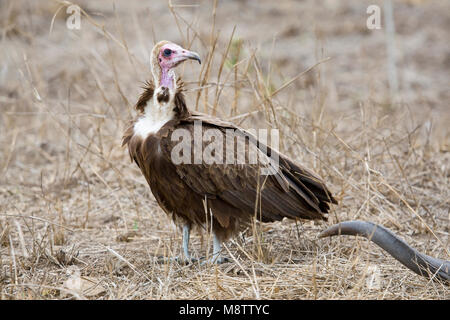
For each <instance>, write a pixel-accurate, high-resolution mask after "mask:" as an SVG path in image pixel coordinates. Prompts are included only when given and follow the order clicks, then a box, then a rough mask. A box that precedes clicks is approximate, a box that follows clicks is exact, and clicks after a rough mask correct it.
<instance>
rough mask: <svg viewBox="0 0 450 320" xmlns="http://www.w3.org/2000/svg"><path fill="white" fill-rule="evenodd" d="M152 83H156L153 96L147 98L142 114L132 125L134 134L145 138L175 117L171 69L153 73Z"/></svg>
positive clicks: (173, 75) (173, 76)
mask: <svg viewBox="0 0 450 320" xmlns="http://www.w3.org/2000/svg"><path fill="white" fill-rule="evenodd" d="M153 79H154V83H155V84H157V87H156V89H155V90H154V92H153V96H152V97H151V98H150V99H149V100H147V102H146V105H145V107H144V115H143V117H141V118H140V119H139V120H138V121H137V122H136V124H135V126H134V131H135V134H137V135H139V136H141V138H143V139H145V138H146V137H148V136H149V135H150V134H156V133H157V132H158V131H159V130H160V129H161V128H162V127H163V126H164V125H165V124H166V123H167V122H168V121H170V120H173V119H174V118H175V117H176V113H175V111H174V106H175V105H174V100H175V93H176V90H177V87H176V77H175V73H174V72H173V70H166V71H163V70H162V69H161V68H160V72H159V73H157V74H154V77H153Z"/></svg>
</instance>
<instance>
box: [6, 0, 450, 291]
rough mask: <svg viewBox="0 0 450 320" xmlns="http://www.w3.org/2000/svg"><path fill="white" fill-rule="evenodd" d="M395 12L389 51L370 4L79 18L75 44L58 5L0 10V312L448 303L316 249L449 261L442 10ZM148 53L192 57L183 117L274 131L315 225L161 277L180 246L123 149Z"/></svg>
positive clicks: (185, 72)
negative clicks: (172, 50) (407, 252)
mask: <svg viewBox="0 0 450 320" xmlns="http://www.w3.org/2000/svg"><path fill="white" fill-rule="evenodd" d="M393 2H394V22H395V35H394V36H395V37H394V42H389V40H388V39H389V37H388V36H387V34H388V33H387V31H386V25H385V21H384V20H383V19H384V9H383V1H375V0H370V1H365V0H351V1H350V0H348V1H333V0H322V1H316V0H305V1H287V0H278V1H245V0H233V1H218V2H217V6H215V2H214V1H206V0H204V1H201V0H198V1H188V0H185V1H178V0H176V1H175V0H174V1H171V2H168V1H163V0H161V1H159V0H158V1H156V0H155V1H142V0H127V1H106V0H104V1H95V2H94V1H87V0H86V1H77V2H76V4H78V5H80V7H81V9H82V11H81V19H80V29H79V30H77V29H73V30H71V29H69V28H68V27H67V24H66V21H67V19H68V17H69V16H71V14H70V13H66V9H67V5H68V2H62V1H50V0H48V1H47V0H40V1H22V0H3V1H0V37H1V38H0V299H74V298H75V299H84V298H86V299H449V298H450V295H449V293H450V292H449V287H448V284H444V283H441V282H439V281H433V280H430V279H427V278H422V277H419V276H417V275H415V274H414V273H412V272H411V271H409V270H407V269H406V268H405V267H404V266H403V265H401V264H400V263H399V262H397V261H396V260H394V259H393V258H392V257H390V256H389V255H388V254H387V253H386V252H384V251H383V250H381V249H380V248H378V247H377V246H376V245H375V244H373V243H370V242H369V241H367V240H365V239H363V238H359V237H340V238H333V239H318V238H317V235H318V234H319V232H320V231H321V230H323V229H325V228H326V227H327V226H329V225H331V224H333V223H336V222H339V221H344V220H350V219H360V220H365V221H372V222H375V223H380V224H382V225H384V226H386V227H388V228H390V229H391V230H392V231H394V232H395V233H397V234H399V235H401V237H402V238H403V239H404V240H405V241H407V242H408V243H409V244H411V245H413V246H414V247H415V248H416V249H418V250H419V251H421V252H423V253H426V254H428V255H431V256H434V257H439V258H441V259H446V260H448V259H449V241H450V239H449V232H450V230H449V226H450V224H449V220H450V211H449V208H450V205H449V199H450V194H449V190H450V188H449V181H450V179H449V178H450V168H449V159H450V130H449V123H450V109H449V108H450V107H449V102H450V91H449V82H450V81H449V74H450V47H449V45H448V30H450V2H449V1H440V0H435V1H433V0H409V1H406V0H403V1H400V0H398V1H393ZM371 4H377V5H379V6H380V8H381V13H382V15H381V18H382V19H381V29H374V30H369V29H368V28H367V26H366V20H367V18H368V16H369V15H368V14H367V13H366V10H367V7H368V6H369V5H371ZM391 35H392V34H391ZM163 39H166V40H171V41H173V42H175V43H178V44H180V45H183V46H185V47H188V48H190V49H191V50H194V51H196V52H198V53H199V54H200V56H201V57H202V59H203V62H204V63H202V65H201V66H198V64H194V63H186V64H185V65H183V66H182V67H180V68H179V69H178V70H177V72H178V74H180V75H182V77H183V79H184V80H185V82H186V86H187V93H186V95H187V102H188V106H189V107H190V108H191V109H198V110H200V111H203V112H208V113H211V114H216V115H217V116H220V117H222V118H224V119H230V120H232V121H234V122H235V123H237V124H239V125H241V126H243V127H244V128H254V127H262V128H278V129H279V130H280V135H281V144H280V150H281V151H282V152H283V153H285V154H287V155H289V156H290V157H292V158H293V159H295V160H296V161H297V162H299V163H301V164H303V165H305V166H307V167H309V168H311V169H312V170H314V171H315V172H317V173H318V174H319V175H321V176H322V177H323V178H324V179H325V181H326V182H327V185H328V186H329V187H330V189H331V190H332V191H333V193H334V194H335V196H336V198H337V199H338V200H339V205H336V206H334V207H333V208H332V212H331V214H330V216H329V221H328V222H311V221H298V222H297V223H296V222H295V221H290V220H284V221H282V222H279V223H273V224H265V225H263V226H262V232H256V233H255V232H253V230H247V231H246V232H244V233H243V234H242V235H240V236H239V237H236V238H234V239H232V240H230V241H229V242H228V243H226V248H225V255H226V256H227V257H228V258H229V259H230V262H229V263H225V264H222V265H213V266H211V265H199V264H193V265H189V266H180V265H179V264H177V263H176V262H166V263H161V262H159V261H158V259H157V257H158V256H161V255H163V256H167V257H172V256H175V255H177V254H179V253H180V246H181V233H180V231H179V230H176V228H175V227H174V226H173V224H172V223H171V222H170V220H169V219H168V217H167V216H166V214H165V213H164V212H163V211H162V210H161V209H160V208H159V207H158V205H157V203H156V201H155V199H154V197H153V195H152V194H151V192H150V190H149V187H148V185H147V183H146V181H145V179H144V177H143V176H142V175H141V173H140V171H139V170H138V168H137V166H136V165H135V164H132V163H130V160H129V157H128V154H127V151H126V150H125V149H124V148H122V147H121V137H122V134H123V131H124V128H125V125H126V123H127V121H128V120H129V119H131V118H132V117H133V116H134V115H135V114H136V112H135V110H134V109H133V105H134V104H135V103H136V101H137V98H138V96H139V94H140V92H141V90H142V89H141V86H142V85H143V82H144V81H145V80H147V79H150V71H149V52H150V50H151V48H152V46H153V44H154V43H155V42H157V41H159V40H163ZM230 39H231V40H230ZM388 43H391V44H393V45H394V46H395V61H396V70H397V79H398V89H397V90H396V91H395V90H391V88H390V86H389V70H392V69H389V67H388V66H389V61H392V57H391V56H390V55H388V54H387V44H388ZM328 58H329V59H328ZM317 63H319V64H317ZM311 67H312V69H311V70H309V71H308V72H306V73H302V72H304V71H305V70H307V69H308V68H311ZM298 75H300V76H299V77H297V76H298ZM291 80H292V81H291ZM191 239H192V244H191V247H192V249H191V250H192V252H193V255H194V256H196V257H201V256H204V255H205V254H206V253H207V252H210V251H211V245H210V244H211V239H210V236H209V235H208V234H204V233H194V234H193V235H192V236H191Z"/></svg>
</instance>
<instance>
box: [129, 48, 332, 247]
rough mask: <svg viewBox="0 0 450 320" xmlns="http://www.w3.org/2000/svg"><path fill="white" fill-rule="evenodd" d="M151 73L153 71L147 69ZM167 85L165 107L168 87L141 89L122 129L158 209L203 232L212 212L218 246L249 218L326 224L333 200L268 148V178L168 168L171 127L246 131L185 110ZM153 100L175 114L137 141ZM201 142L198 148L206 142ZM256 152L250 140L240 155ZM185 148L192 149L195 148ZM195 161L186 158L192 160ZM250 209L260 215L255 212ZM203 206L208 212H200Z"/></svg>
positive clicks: (179, 93)
mask: <svg viewBox="0 0 450 320" xmlns="http://www.w3.org/2000/svg"><path fill="white" fill-rule="evenodd" d="M155 50H158V48H155V49H154V53H153V56H154V57H155V56H157V55H158V53H157V51H156V52H155ZM153 65H154V64H153ZM153 74H154V75H155V74H158V72H155V70H153ZM155 78H156V79H155V81H159V79H158V78H157V77H155ZM173 83H176V88H174V90H175V94H174V97H173V99H172V100H170V101H169V99H170V97H169V96H170V94H169V89H168V88H167V87H162V89H160V90H159V91H158V93H156V91H157V90H156V89H155V87H154V85H153V83H152V82H147V83H146V86H145V89H144V92H143V93H142V95H141V97H140V98H139V100H138V102H137V104H136V109H137V110H138V111H139V113H140V115H139V116H138V118H137V119H136V120H134V121H133V122H132V123H131V125H130V126H129V127H128V129H127V130H126V132H125V135H124V137H123V145H127V146H128V150H129V154H130V157H131V159H132V161H134V162H136V164H137V165H138V166H139V168H140V169H141V171H142V173H143V175H144V176H145V178H146V180H147V182H148V184H149V186H150V188H151V190H152V193H153V195H154V196H155V198H156V200H157V202H158V204H159V205H160V206H161V208H163V210H164V211H165V212H166V213H167V214H169V215H170V216H171V217H172V219H173V220H174V221H175V222H176V223H177V224H178V225H182V226H188V227H190V226H193V225H196V226H206V224H207V219H210V217H209V214H211V215H212V230H213V232H214V235H215V237H216V238H217V240H218V241H219V243H221V242H222V241H225V240H227V239H228V238H229V237H231V236H232V235H234V234H235V233H236V232H238V231H239V230H240V229H241V227H243V226H245V225H247V224H248V223H249V222H251V221H252V219H253V217H254V216H255V214H256V218H257V219H258V220H260V221H262V222H272V221H279V220H281V219H283V218H285V217H286V218H291V219H298V218H303V219H323V220H326V215H325V214H326V213H327V212H328V211H329V209H330V203H336V200H335V199H334V198H333V197H332V195H331V193H330V191H329V190H328V189H327V187H326V186H325V184H324V182H323V181H322V180H321V179H320V178H319V177H318V176H317V175H315V174H313V173H312V172H311V171H309V170H308V169H306V168H304V167H302V166H300V165H298V164H296V163H294V161H292V160H291V159H289V158H288V157H286V156H284V155H282V154H280V153H277V151H275V150H272V149H270V148H268V147H267V155H268V156H274V155H275V153H277V154H278V157H279V169H278V172H277V173H276V174H274V175H260V174H258V173H259V170H260V169H261V167H262V166H264V165H263V164H262V163H261V162H260V161H258V163H256V164H247V163H246V164H234V163H233V164H216V163H213V164H207V163H205V161H203V162H202V163H199V164H184V163H181V164H174V163H173V161H172V159H171V152H172V149H173V148H174V147H175V145H176V144H178V142H179V141H178V140H177V141H172V139H171V137H172V133H173V132H174V131H175V130H177V129H184V130H186V132H189V133H190V136H191V137H194V123H196V122H197V123H198V122H199V121H201V123H202V127H201V128H202V130H203V133H204V132H205V130H208V129H215V130H218V131H219V132H221V133H223V135H224V136H225V134H226V130H227V129H228V130H229V129H232V130H234V132H235V135H236V136H241V137H242V136H246V135H247V134H248V133H246V132H245V130H243V129H241V128H239V127H237V126H236V125H234V124H233V123H231V122H227V121H223V120H220V119H218V118H214V117H212V116H209V115H205V114H200V113H197V112H191V111H189V109H188V108H187V106H186V103H185V99H184V96H183V90H182V88H183V85H182V82H181V81H180V80H178V81H175V80H174V79H173ZM155 94H156V100H157V101H158V103H160V102H164V103H173V105H171V108H172V111H173V115H172V116H171V118H170V120H169V121H167V122H166V123H165V124H164V125H163V126H162V127H161V128H160V129H159V130H158V131H156V132H152V133H150V134H148V135H146V136H144V137H143V136H142V135H139V134H136V128H135V127H136V122H137V121H138V120H139V119H141V118H142V117H144V113H145V112H144V110H145V108H146V107H148V106H149V105H150V106H149V107H148V108H152V106H151V105H152V101H155V100H152V97H153V95H155ZM153 104H154V103H153ZM202 143H203V149H202V150H204V149H205V148H206V147H207V145H208V143H209V142H208V141H207V142H204V141H203V142H202ZM260 147H261V146H260V145H258V144H255V143H254V141H251V140H250V139H248V138H247V139H246V140H245V150H246V154H248V152H249V150H252V151H255V152H258V153H260V154H261V150H259V148H260ZM191 150H192V152H193V150H194V143H193V142H191ZM237 152H238V150H237V148H236V149H234V153H235V158H234V159H237ZM223 154H225V150H224V152H223ZM262 156H264V155H262ZM193 157H194V155H193V154H192V155H191V159H193ZM266 157H267V156H266ZM258 195H259V196H258ZM255 205H256V207H257V208H258V210H255ZM205 207H206V208H207V212H208V213H205ZM209 223H211V222H209ZM215 249H217V248H215ZM215 251H216V250H215Z"/></svg>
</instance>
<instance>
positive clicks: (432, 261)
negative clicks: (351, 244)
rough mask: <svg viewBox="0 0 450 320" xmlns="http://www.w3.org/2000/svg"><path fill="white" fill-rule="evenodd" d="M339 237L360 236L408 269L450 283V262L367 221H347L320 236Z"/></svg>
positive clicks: (330, 228)
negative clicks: (413, 245)
mask: <svg viewBox="0 0 450 320" xmlns="http://www.w3.org/2000/svg"><path fill="white" fill-rule="evenodd" d="M338 235H353V236H354V235H359V236H363V237H365V238H367V239H369V240H370V241H372V242H374V243H376V244H377V245H378V246H380V247H381V248H382V249H384V250H385V251H387V252H388V253H389V254H390V255H391V256H393V257H394V258H395V259H397V260H398V261H399V262H401V263H402V264H403V265H404V266H406V267H407V268H408V269H410V270H412V271H413V272H415V273H417V274H418V275H421V276H424V277H430V276H435V277H436V278H438V279H440V280H446V281H450V261H448V260H441V259H437V258H433V257H430V256H428V255H426V254H423V253H420V252H419V251H417V250H416V249H414V248H412V247H411V246H410V245H408V244H407V243H406V242H405V241H403V240H402V239H400V238H399V237H398V236H397V235H396V234H394V233H393V232H392V231H390V230H389V229H386V228H385V227H383V226H380V225H376V224H374V223H372V222H365V221H358V220H355V221H345V222H341V223H338V224H335V225H333V226H331V227H329V228H328V229H326V230H325V231H322V232H321V233H320V234H319V238H324V237H332V236H338Z"/></svg>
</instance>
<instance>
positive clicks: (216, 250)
mask: <svg viewBox="0 0 450 320" xmlns="http://www.w3.org/2000/svg"><path fill="white" fill-rule="evenodd" d="M221 251H222V242H221V241H220V240H219V238H218V237H217V235H216V234H215V233H214V232H213V254H212V256H211V257H210V258H209V259H208V260H205V261H203V262H202V264H209V263H216V264H222V263H224V262H228V261H229V260H228V258H226V257H223V256H222V255H221V254H220V252H221Z"/></svg>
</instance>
